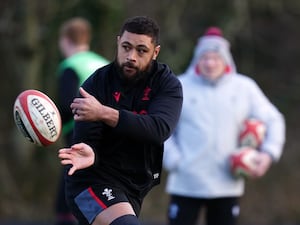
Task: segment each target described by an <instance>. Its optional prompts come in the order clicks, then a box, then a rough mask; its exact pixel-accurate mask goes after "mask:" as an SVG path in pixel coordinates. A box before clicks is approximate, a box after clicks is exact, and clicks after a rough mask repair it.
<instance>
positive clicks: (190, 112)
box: [163, 70, 285, 198]
mask: <svg viewBox="0 0 300 225" xmlns="http://www.w3.org/2000/svg"><path fill="white" fill-rule="evenodd" d="M192 71H193V70H188V72H187V73H186V74H184V75H181V76H179V79H180V80H181V82H182V85H183V96H184V98H183V99H184V100H183V109H182V113H181V117H180V120H179V123H178V125H177V128H176V130H175V133H174V134H173V135H172V136H171V137H170V138H169V139H168V140H167V141H166V143H165V152H164V161H163V163H164V164H163V165H164V167H165V169H166V170H167V171H168V172H169V176H168V179H167V186H166V191H167V192H168V193H170V194H178V195H182V196H187V197H202V198H216V197H226V196H241V195H242V194H243V193H244V180H243V179H236V178H234V177H233V176H232V175H231V173H230V171H229V161H228V158H229V156H230V154H232V153H233V152H234V151H236V150H237V149H238V134H239V130H240V128H241V126H242V123H243V122H244V120H245V119H248V118H257V119H259V120H262V121H263V122H264V123H265V125H266V127H267V134H266V137H265V139H264V142H263V144H262V146H261V150H262V151H265V152H268V153H269V154H270V155H271V156H272V158H273V160H274V161H277V160H279V158H280V156H281V154H282V149H283V145H284V142H285V122H284V117H283V115H282V114H281V113H280V112H279V111H278V110H277V108H276V107H275V106H274V105H273V104H272V103H271V102H270V101H269V100H268V99H267V97H266V96H265V95H264V93H263V92H262V91H261V89H260V88H259V87H258V85H257V84H256V83H255V82H254V80H252V79H251V78H249V77H247V76H244V75H241V74H237V73H231V74H229V75H224V76H223V77H221V78H220V79H219V80H218V81H217V82H216V83H210V82H209V81H207V80H205V79H203V77H202V76H199V75H196V74H195V73H194V72H192Z"/></svg>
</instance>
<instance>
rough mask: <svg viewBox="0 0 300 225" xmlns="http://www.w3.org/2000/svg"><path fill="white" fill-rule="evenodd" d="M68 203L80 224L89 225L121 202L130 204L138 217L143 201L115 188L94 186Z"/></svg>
mask: <svg viewBox="0 0 300 225" xmlns="http://www.w3.org/2000/svg"><path fill="white" fill-rule="evenodd" d="M68 202H69V205H70V208H71V210H72V213H73V214H74V216H75V217H76V218H77V219H78V221H79V224H80V225H88V224H92V223H93V221H94V219H95V218H96V216H97V215H98V214H99V213H100V212H101V211H103V210H104V209H106V208H108V207H109V206H111V205H114V204H116V203H119V202H129V203H130V204H131V206H132V208H133V209H134V211H135V213H136V215H137V216H138V215H139V213H140V209H141V202H142V200H141V199H139V198H137V197H135V196H132V195H130V194H128V193H127V192H125V191H124V190H122V189H120V188H117V187H114V186H110V185H92V186H90V187H88V188H87V189H85V190H83V191H82V192H81V193H79V194H78V195H77V196H76V197H75V198H74V199H69V201H68Z"/></svg>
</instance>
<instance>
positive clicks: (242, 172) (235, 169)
mask: <svg viewBox="0 0 300 225" xmlns="http://www.w3.org/2000/svg"><path fill="white" fill-rule="evenodd" d="M257 154H259V153H258V151H257V150H256V149H254V148H251V147H247V146H245V147H241V148H239V149H238V150H237V151H236V152H235V153H233V154H232V155H231V156H230V170H231V172H232V174H233V175H234V176H235V177H244V178H251V177H252V176H253V170H254V169H255V167H256V156H257Z"/></svg>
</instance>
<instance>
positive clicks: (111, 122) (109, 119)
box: [100, 106, 119, 127]
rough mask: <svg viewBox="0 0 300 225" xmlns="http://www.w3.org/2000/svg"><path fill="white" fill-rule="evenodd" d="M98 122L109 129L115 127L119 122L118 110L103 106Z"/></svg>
mask: <svg viewBox="0 0 300 225" xmlns="http://www.w3.org/2000/svg"><path fill="white" fill-rule="evenodd" d="M100 120H101V121H103V122H104V123H105V124H107V125H108V126H110V127H116V126H117V124H118V122H119V110H116V109H113V108H111V107H108V106H103V111H102V113H101V116H100Z"/></svg>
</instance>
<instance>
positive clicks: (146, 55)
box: [117, 31, 160, 79]
mask: <svg viewBox="0 0 300 225" xmlns="http://www.w3.org/2000/svg"><path fill="white" fill-rule="evenodd" d="M151 41H152V39H151V37H149V36H147V35H143V34H134V33H130V32H127V31H125V32H124V33H123V35H122V36H119V37H118V43H117V44H118V52H117V62H118V64H119V66H120V68H121V71H122V73H123V75H124V77H125V78H127V79H132V78H135V77H136V76H138V75H139V74H141V73H143V72H145V71H148V69H149V68H150V66H151V63H152V60H155V59H156V58H157V56H158V53H159V51H160V46H155V45H154V44H153V43H152V42H151Z"/></svg>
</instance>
